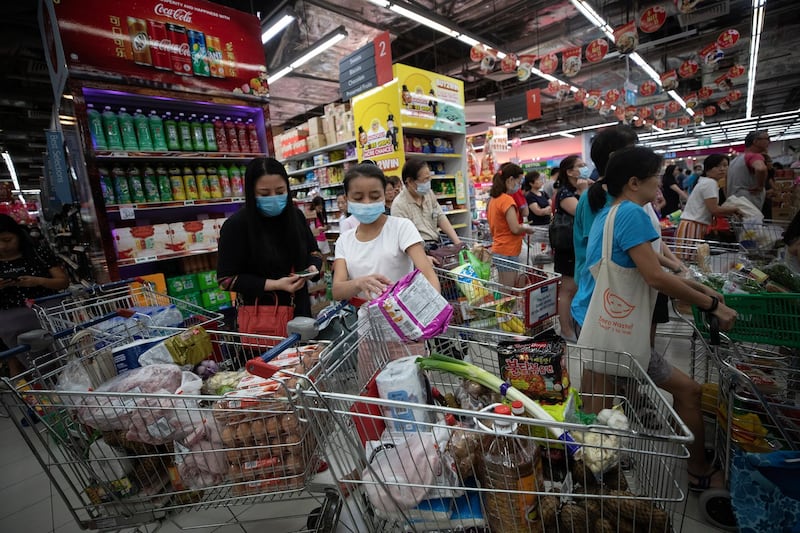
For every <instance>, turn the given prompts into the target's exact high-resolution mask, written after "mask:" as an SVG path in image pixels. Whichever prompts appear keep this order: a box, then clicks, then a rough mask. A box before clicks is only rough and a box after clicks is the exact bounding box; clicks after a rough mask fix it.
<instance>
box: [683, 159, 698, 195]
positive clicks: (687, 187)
mask: <svg viewBox="0 0 800 533" xmlns="http://www.w3.org/2000/svg"><path fill="white" fill-rule="evenodd" d="M702 174H703V165H699V164H698V165H695V166H694V167H693V169H692V173H691V174H690V175H689V177H688V178H686V180H684V182H683V190H684V191H686V194H692V189H694V186H695V185H696V184H697V180H698V179H700V176H701V175H702Z"/></svg>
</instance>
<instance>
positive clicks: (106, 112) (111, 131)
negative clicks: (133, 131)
mask: <svg viewBox="0 0 800 533" xmlns="http://www.w3.org/2000/svg"><path fill="white" fill-rule="evenodd" d="M103 128H104V129H105V132H106V141H107V142H108V149H109V150H122V135H121V134H120V132H119V119H118V118H117V114H116V113H114V112H113V111H111V106H109V105H107V106H106V107H105V108H104V109H103Z"/></svg>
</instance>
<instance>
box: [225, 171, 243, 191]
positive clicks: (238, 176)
mask: <svg viewBox="0 0 800 533" xmlns="http://www.w3.org/2000/svg"><path fill="white" fill-rule="evenodd" d="M228 175H229V176H230V178H231V193H232V195H233V196H235V197H240V198H241V197H242V196H244V181H243V180H242V171H241V170H240V169H239V166H238V165H231V169H230V171H229V172H228Z"/></svg>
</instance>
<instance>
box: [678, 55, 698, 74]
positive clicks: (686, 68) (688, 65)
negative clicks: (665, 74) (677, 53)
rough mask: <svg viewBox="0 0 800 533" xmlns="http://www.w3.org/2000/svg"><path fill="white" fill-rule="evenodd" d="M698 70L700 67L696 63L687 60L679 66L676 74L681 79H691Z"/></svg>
mask: <svg viewBox="0 0 800 533" xmlns="http://www.w3.org/2000/svg"><path fill="white" fill-rule="evenodd" d="M699 69H700V65H698V64H697V61H693V60H691V59H687V60H686V61H684V62H683V63H682V64H681V67H680V68H679V69H678V74H679V75H680V77H681V78H691V77H692V76H694V75H695V74H697V71H698V70H699Z"/></svg>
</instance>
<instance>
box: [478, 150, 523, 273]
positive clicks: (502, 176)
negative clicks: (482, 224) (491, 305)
mask: <svg viewBox="0 0 800 533" xmlns="http://www.w3.org/2000/svg"><path fill="white" fill-rule="evenodd" d="M524 175H525V172H524V171H523V170H522V169H521V168H520V167H519V166H518V165H514V164H508V165H504V166H503V169H502V170H501V171H500V172H498V173H497V174H495V175H494V179H493V180H492V188H491V189H490V190H489V196H491V197H492V198H491V200H490V201H489V206H488V208H487V209H486V218H487V220H488V221H489V230H490V231H491V232H492V255H493V256H494V257H495V258H496V259H499V261H496V262H495V266H496V267H497V273H498V275H499V277H500V279H499V281H500V283H501V284H503V285H506V286H510V287H513V286H515V285H516V281H517V280H516V275H515V271H514V269H513V268H512V267H511V265H510V264H509V263H508V262H509V261H513V262H516V261H517V257H519V254H520V252H521V251H522V239H523V236H524V235H525V234H526V233H533V227H531V226H529V225H527V224H520V223H519V214H518V208H517V203H516V202H515V201H514V198H513V197H512V196H511V195H513V194H514V193H515V192H517V191H518V190H519V188H520V185H521V184H522V178H523V176H524Z"/></svg>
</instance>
